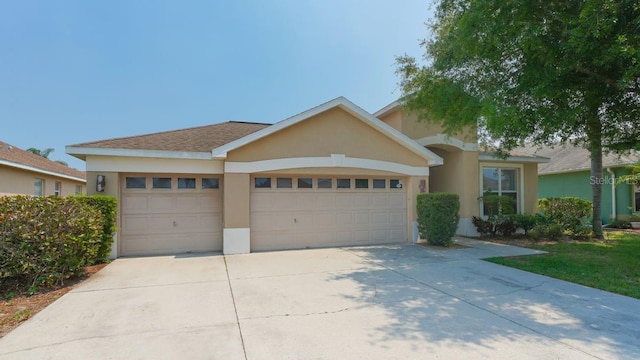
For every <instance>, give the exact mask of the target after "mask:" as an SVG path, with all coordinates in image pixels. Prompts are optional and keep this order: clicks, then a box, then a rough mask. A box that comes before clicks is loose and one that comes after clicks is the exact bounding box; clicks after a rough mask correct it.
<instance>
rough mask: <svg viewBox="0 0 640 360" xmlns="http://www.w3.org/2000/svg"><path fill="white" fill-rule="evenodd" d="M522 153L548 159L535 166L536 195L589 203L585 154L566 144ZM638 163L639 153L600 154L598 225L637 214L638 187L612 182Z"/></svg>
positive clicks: (639, 204) (639, 208)
mask: <svg viewBox="0 0 640 360" xmlns="http://www.w3.org/2000/svg"><path fill="white" fill-rule="evenodd" d="M525 151H528V152H531V153H535V154H538V155H541V156H545V157H549V158H550V159H551V160H550V161H549V162H548V163H542V164H540V165H538V195H539V196H540V197H541V198H543V197H555V196H575V197H580V198H583V199H587V200H589V201H592V199H593V196H592V195H593V192H592V190H591V185H592V181H593V180H592V178H591V158H590V155H589V151H588V150H586V149H584V148H582V147H577V146H573V145H570V144H566V145H557V146H554V147H544V148H540V149H536V148H533V147H527V148H525ZM638 162H640V152H637V151H633V152H631V153H629V154H622V155H618V154H615V153H608V154H603V158H602V167H603V170H604V171H603V179H602V183H603V184H602V223H603V224H608V223H609V222H610V221H611V220H612V219H616V218H625V217H628V216H629V215H630V214H631V212H638V211H640V187H639V186H638V185H634V184H626V183H621V184H617V185H616V179H617V178H619V177H620V176H623V175H628V174H629V173H630V170H629V166H631V165H633V164H635V163H638Z"/></svg>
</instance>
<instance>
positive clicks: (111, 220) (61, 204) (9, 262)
mask: <svg viewBox="0 0 640 360" xmlns="http://www.w3.org/2000/svg"><path fill="white" fill-rule="evenodd" d="M116 205H117V204H116V200H115V198H109V197H95V198H94V197H87V196H78V197H76V196H69V197H64V198H63V197H55V196H51V197H31V196H7V197H0V281H5V280H13V281H16V282H19V283H22V284H24V285H26V286H28V287H29V288H30V291H35V290H34V289H36V288H37V287H38V286H42V285H46V286H51V285H54V284H57V283H62V282H63V281H64V280H65V279H68V278H70V277H72V276H78V275H81V274H82V273H83V272H84V269H85V268H86V266H87V265H91V264H94V263H96V262H98V261H101V260H103V259H106V258H107V257H108V254H109V251H110V247H111V242H112V241H113V240H112V239H113V237H112V236H113V231H114V230H115V219H116V216H115V211H116V210H115V209H116ZM107 234H109V236H108V238H107Z"/></svg>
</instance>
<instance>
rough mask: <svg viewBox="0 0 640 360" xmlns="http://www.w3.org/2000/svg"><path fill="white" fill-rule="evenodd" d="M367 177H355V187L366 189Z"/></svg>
mask: <svg viewBox="0 0 640 360" xmlns="http://www.w3.org/2000/svg"><path fill="white" fill-rule="evenodd" d="M368 188H369V179H356V189H368Z"/></svg>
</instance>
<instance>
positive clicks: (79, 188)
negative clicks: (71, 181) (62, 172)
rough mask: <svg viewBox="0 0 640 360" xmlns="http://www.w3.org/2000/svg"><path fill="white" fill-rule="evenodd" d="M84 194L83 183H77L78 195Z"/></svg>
mask: <svg viewBox="0 0 640 360" xmlns="http://www.w3.org/2000/svg"><path fill="white" fill-rule="evenodd" d="M81 194H82V185H76V195H81Z"/></svg>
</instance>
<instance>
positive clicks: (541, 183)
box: [538, 168, 633, 224]
mask: <svg viewBox="0 0 640 360" xmlns="http://www.w3.org/2000/svg"><path fill="white" fill-rule="evenodd" d="M614 172H615V173H616V177H618V176H620V175H624V174H628V170H627V169H624V168H617V169H614ZM603 176H604V184H603V185H602V222H603V224H608V223H609V222H610V220H609V219H610V218H611V216H612V201H611V199H612V197H611V176H610V174H609V173H608V172H607V171H606V169H605V171H604V174H603ZM590 177H591V173H590V172H589V171H579V172H572V173H562V174H549V175H540V176H539V177H538V197H540V198H544V197H563V196H574V197H579V198H583V199H586V200H589V201H592V200H593V198H592V196H593V193H592V191H591V182H590ZM615 193H616V214H617V215H618V216H620V215H629V214H630V207H631V206H632V204H633V200H632V196H633V193H632V191H631V185H626V184H620V185H617V186H616V187H615Z"/></svg>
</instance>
